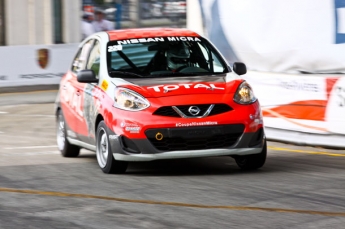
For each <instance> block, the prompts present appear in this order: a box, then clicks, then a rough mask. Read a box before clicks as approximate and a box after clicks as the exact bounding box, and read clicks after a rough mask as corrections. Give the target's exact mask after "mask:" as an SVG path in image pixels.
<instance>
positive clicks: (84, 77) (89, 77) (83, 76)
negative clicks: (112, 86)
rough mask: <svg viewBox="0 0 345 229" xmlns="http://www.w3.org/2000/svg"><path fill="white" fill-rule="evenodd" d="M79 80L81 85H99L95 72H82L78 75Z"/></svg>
mask: <svg viewBox="0 0 345 229" xmlns="http://www.w3.org/2000/svg"><path fill="white" fill-rule="evenodd" d="M77 80H78V82H80V83H98V79H97V78H96V75H95V72H94V71H93V70H81V71H79V72H78V74H77Z"/></svg>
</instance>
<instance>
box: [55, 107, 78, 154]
mask: <svg viewBox="0 0 345 229" xmlns="http://www.w3.org/2000/svg"><path fill="white" fill-rule="evenodd" d="M56 140H57V145H58V148H59V150H60V152H61V154H62V156H64V157H78V155H79V152H80V148H79V147H78V146H76V145H72V144H71V143H69V141H68V139H67V131H66V123H65V118H64V117H63V114H62V111H61V110H59V111H58V113H57V119H56Z"/></svg>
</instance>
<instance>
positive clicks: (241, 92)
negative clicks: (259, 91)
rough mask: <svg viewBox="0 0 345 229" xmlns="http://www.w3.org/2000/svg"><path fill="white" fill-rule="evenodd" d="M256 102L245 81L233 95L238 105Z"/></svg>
mask: <svg viewBox="0 0 345 229" xmlns="http://www.w3.org/2000/svg"><path fill="white" fill-rule="evenodd" d="M256 100H257V98H256V97H255V95H254V92H253V90H252V88H251V87H250V85H249V84H248V83H247V82H245V81H244V82H243V83H241V84H240V86H239V87H238V89H237V91H236V93H235V96H234V101H235V102H236V103H239V104H251V103H254V102H255V101H256Z"/></svg>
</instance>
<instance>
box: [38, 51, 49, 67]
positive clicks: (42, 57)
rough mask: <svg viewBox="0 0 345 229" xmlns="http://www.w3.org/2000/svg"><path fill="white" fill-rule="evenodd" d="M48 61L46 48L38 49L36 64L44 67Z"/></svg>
mask: <svg viewBox="0 0 345 229" xmlns="http://www.w3.org/2000/svg"><path fill="white" fill-rule="evenodd" d="M48 62H49V50H48V49H39V50H37V63H38V65H39V66H40V67H41V68H43V69H45V68H46V67H47V65H48Z"/></svg>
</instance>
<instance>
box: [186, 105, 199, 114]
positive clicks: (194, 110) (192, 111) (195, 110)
mask: <svg viewBox="0 0 345 229" xmlns="http://www.w3.org/2000/svg"><path fill="white" fill-rule="evenodd" d="M188 112H189V113H190V114H191V115H193V116H195V115H198V114H199V113H200V108H199V107H197V106H191V107H189V109H188Z"/></svg>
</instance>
